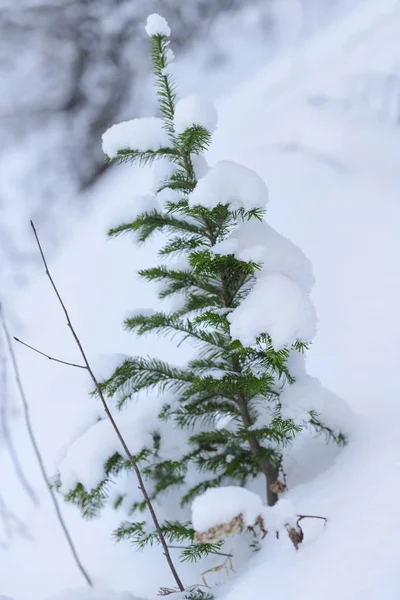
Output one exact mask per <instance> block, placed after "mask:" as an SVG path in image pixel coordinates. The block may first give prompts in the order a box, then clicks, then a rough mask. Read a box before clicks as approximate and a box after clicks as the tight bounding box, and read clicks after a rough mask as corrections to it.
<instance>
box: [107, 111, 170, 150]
mask: <svg viewBox="0 0 400 600" xmlns="http://www.w3.org/2000/svg"><path fill="white" fill-rule="evenodd" d="M102 141H103V145H102V147H103V152H104V154H106V155H107V156H108V157H110V158H115V157H116V156H117V154H118V151H119V150H139V151H145V150H158V149H159V148H162V147H166V146H169V139H168V135H167V132H166V131H165V129H164V128H163V120H162V119H159V118H158V117H142V118H141V119H130V120H129V121H122V122H121V123H116V124H115V125H112V126H111V127H109V128H108V129H107V131H105V132H104V133H103V136H102Z"/></svg>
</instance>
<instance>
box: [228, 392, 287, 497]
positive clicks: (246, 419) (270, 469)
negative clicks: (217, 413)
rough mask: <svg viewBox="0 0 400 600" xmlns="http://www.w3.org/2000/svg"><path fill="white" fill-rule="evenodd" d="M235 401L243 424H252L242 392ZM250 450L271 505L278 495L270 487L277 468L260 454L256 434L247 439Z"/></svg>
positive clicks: (276, 477)
mask: <svg viewBox="0 0 400 600" xmlns="http://www.w3.org/2000/svg"><path fill="white" fill-rule="evenodd" d="M237 402H238V405H239V408H240V414H241V417H242V421H243V424H244V425H245V426H246V427H250V426H251V425H252V422H251V417H250V413H249V409H248V406H247V401H246V398H245V397H244V396H243V394H242V393H239V394H238V395H237ZM249 444H250V450H251V453H252V455H253V456H254V458H255V459H256V460H257V462H258V464H259V467H260V471H261V473H263V474H264V475H265V483H266V487H267V489H266V499H267V504H268V506H273V505H274V504H276V502H277V501H278V495H277V494H276V492H273V491H272V490H271V488H270V486H271V484H272V483H274V481H276V480H277V479H278V474H279V468H278V467H277V466H275V465H273V464H272V463H271V462H270V461H269V460H268V459H267V458H264V457H262V456H261V444H260V442H259V439H258V438H257V436H256V434H253V435H252V436H251V438H250V440H249Z"/></svg>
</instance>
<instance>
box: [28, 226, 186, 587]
mask: <svg viewBox="0 0 400 600" xmlns="http://www.w3.org/2000/svg"><path fill="white" fill-rule="evenodd" d="M30 224H31V227H32V230H33V233H34V236H35V239H36V243H37V245H38V248H39V252H40V256H41V257H42V262H43V265H44V267H45V271H46V275H47V277H48V278H49V280H50V283H51V286H52V288H53V290H54V293H55V294H56V296H57V298H58V301H59V303H60V305H61V308H62V310H63V312H64V315H65V318H66V320H67V325H68V327H69V329H70V331H71V334H72V336H73V338H74V340H75V342H76V345H77V346H78V348H79V351H80V353H81V356H82V359H83V362H84V364H85V367H86V369H87V371H88V372H89V375H90V377H91V379H92V381H93V384H94V386H95V389H96V391H97V393H98V395H99V398H100V400H101V403H102V405H103V408H104V411H105V413H106V415H107V417H108V419H109V420H110V422H111V425H112V427H113V429H114V431H115V433H116V435H117V437H118V439H119V441H120V442H121V445H122V447H123V449H124V451H125V454H126V456H127V457H128V460H129V462H130V463H131V465H132V467H133V469H134V471H135V473H136V477H137V479H138V484H139V488H140V490H141V492H142V494H143V497H144V500H145V502H146V505H147V508H148V510H149V512H150V515H151V518H152V521H153V524H154V526H155V528H156V531H157V534H158V538H159V540H160V543H161V545H162V547H163V550H164V555H165V558H166V560H167V562H168V566H169V568H170V571H171V573H172V575H173V577H174V579H175V581H176V583H177V586H178V588H179V590H180V591H181V592H183V591H184V590H185V587H184V585H183V583H182V581H181V580H180V577H179V575H178V573H177V571H176V569H175V565H174V563H173V561H172V558H171V554H170V552H169V549H168V545H167V542H166V540H165V537H164V534H163V532H162V530H161V527H160V524H159V522H158V519H157V515H156V513H155V511H154V507H153V504H152V502H151V499H150V496H149V494H148V492H147V489H146V487H145V484H144V481H143V478H142V474H141V472H140V469H139V467H138V464H137V463H136V461H135V459H134V458H133V455H132V454H131V452H130V450H129V448H128V446H127V444H126V442H125V439H124V437H123V436H122V434H121V432H120V430H119V428H118V425H117V423H116V422H115V419H114V417H113V416H112V414H111V412H110V409H109V408H108V404H107V402H106V399H105V397H104V394H103V390H102V389H101V386H100V384H99V382H98V381H97V379H96V376H95V374H94V372H93V370H92V368H91V366H90V363H89V360H88V358H87V356H86V353H85V351H84V349H83V346H82V343H81V341H80V339H79V337H78V335H77V333H76V331H75V329H74V327H73V325H72V322H71V319H70V316H69V313H68V310H67V308H66V306H65V304H64V301H63V299H62V297H61V295H60V292H59V291H58V288H57V286H56V284H55V282H54V280H53V278H52V276H51V273H50V270H49V267H48V265H47V261H46V258H45V255H44V252H43V249H42V246H41V243H40V240H39V236H38V234H37V231H36V228H35V225H34V223H33V221H31V222H30Z"/></svg>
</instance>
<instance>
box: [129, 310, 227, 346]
mask: <svg viewBox="0 0 400 600" xmlns="http://www.w3.org/2000/svg"><path fill="white" fill-rule="evenodd" d="M125 328H126V329H128V330H134V331H135V333H136V334H137V335H144V334H146V333H151V332H154V333H163V331H167V332H168V331H172V332H173V333H182V334H184V336H185V337H184V339H186V338H187V337H191V338H193V339H195V340H197V341H200V342H204V343H205V344H208V345H210V346H215V347H217V348H218V349H222V350H225V348H226V345H227V342H228V338H227V337H226V336H224V335H223V334H220V333H218V332H216V331H210V330H208V331H207V330H205V329H204V328H203V329H201V328H200V327H196V326H195V325H193V324H192V323H191V322H190V321H189V319H182V318H180V317H179V316H177V315H174V314H166V313H161V312H159V313H155V314H153V315H151V316H150V317H149V316H146V315H135V316H134V317H128V318H127V319H126V320H125Z"/></svg>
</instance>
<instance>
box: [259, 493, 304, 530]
mask: <svg viewBox="0 0 400 600" xmlns="http://www.w3.org/2000/svg"><path fill="white" fill-rule="evenodd" d="M261 516H262V518H263V520H264V527H265V529H266V530H267V531H280V530H281V529H283V528H284V527H285V526H286V525H292V524H293V523H294V521H295V519H296V511H295V509H294V506H293V503H292V502H290V500H287V499H286V498H281V499H280V500H278V502H277V503H276V504H275V505H274V506H264V508H263V510H262V513H261Z"/></svg>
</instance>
